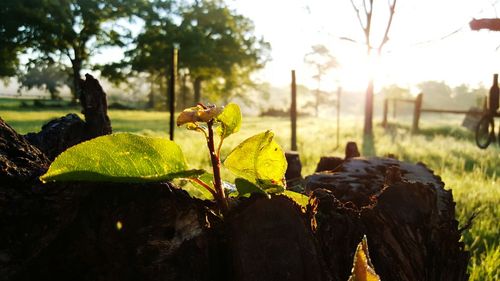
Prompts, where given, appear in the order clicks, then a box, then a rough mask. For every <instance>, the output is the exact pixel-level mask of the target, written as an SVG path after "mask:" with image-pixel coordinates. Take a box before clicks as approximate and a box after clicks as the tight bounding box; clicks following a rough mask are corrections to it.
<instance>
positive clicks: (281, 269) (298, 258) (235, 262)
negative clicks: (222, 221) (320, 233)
mask: <svg viewBox="0 0 500 281" xmlns="http://www.w3.org/2000/svg"><path fill="white" fill-rule="evenodd" d="M253 199H255V197H253ZM244 205H246V206H245V207H244V208H243V210H236V211H235V212H234V213H235V214H234V215H233V216H232V217H231V218H230V220H229V222H228V224H229V226H228V227H229V234H228V236H229V241H230V242H229V243H230V245H231V253H232V267H233V271H234V280H239V281H246V280H248V281H251V280H289V281H293V280H297V281H301V280H310V281H315V280H329V278H328V277H327V272H325V271H324V270H323V268H324V267H323V266H322V265H323V260H322V258H321V255H320V254H319V253H320V251H319V250H318V249H317V247H318V245H317V243H316V241H315V239H314V237H313V235H312V232H311V229H310V224H309V223H308V221H306V220H305V217H304V215H303V214H302V212H301V211H300V207H299V206H298V205H296V204H295V203H294V202H292V201H290V200H289V199H288V198H286V197H283V196H277V197H272V198H271V199H267V198H265V197H261V198H258V199H256V200H253V201H252V202H251V203H248V202H247V203H245V204H244Z"/></svg>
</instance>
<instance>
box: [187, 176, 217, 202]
mask: <svg viewBox="0 0 500 281" xmlns="http://www.w3.org/2000/svg"><path fill="white" fill-rule="evenodd" d="M189 180H190V181H192V182H195V183H197V184H199V185H201V186H203V187H204V188H205V189H206V190H208V192H210V194H212V196H213V197H214V198H216V197H217V195H216V193H215V191H214V190H213V189H212V188H210V186H209V185H207V184H206V183H204V182H203V181H201V180H199V179H189Z"/></svg>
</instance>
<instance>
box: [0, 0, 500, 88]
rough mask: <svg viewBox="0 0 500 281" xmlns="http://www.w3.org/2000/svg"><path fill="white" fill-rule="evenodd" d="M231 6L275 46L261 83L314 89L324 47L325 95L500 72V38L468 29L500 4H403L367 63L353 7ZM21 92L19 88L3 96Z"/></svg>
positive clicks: (344, 0)
mask: <svg viewBox="0 0 500 281" xmlns="http://www.w3.org/2000/svg"><path fill="white" fill-rule="evenodd" d="M226 1H227V4H228V5H229V6H230V7H231V8H232V9H234V10H235V11H236V12H237V13H239V14H242V15H244V16H246V17H248V18H250V19H251V20H252V21H253V22H254V24H255V33H256V35H257V36H259V37H260V36H262V37H263V38H264V39H265V40H266V41H268V42H269V43H270V44H271V48H272V51H271V59H272V60H271V61H270V62H268V63H267V65H266V67H265V68H264V69H263V70H261V71H259V72H258V73H256V74H255V75H254V78H255V79H256V80H257V81H258V82H269V83H271V84H273V85H275V86H281V87H285V86H288V85H290V79H291V78H290V77H291V74H290V72H291V70H292V69H294V70H296V75H297V83H299V84H302V85H306V86H308V87H310V88H315V87H316V85H317V84H316V82H315V80H314V79H313V78H312V76H313V75H314V72H313V69H312V68H311V67H310V66H308V65H306V64H305V63H304V56H305V55H306V54H307V53H309V52H311V50H312V49H311V47H312V46H313V45H316V44H323V45H324V46H326V47H327V48H328V49H329V50H330V52H331V54H333V55H334V56H335V57H336V59H337V61H338V62H339V63H340V67H339V68H337V69H333V70H332V71H330V73H328V75H326V76H325V77H324V78H323V79H322V84H321V87H322V90H326V91H333V90H335V89H336V88H337V87H339V86H341V87H342V88H343V89H345V90H348V91H360V92H361V91H363V90H364V89H365V88H366V85H367V81H368V77H369V74H370V71H373V73H374V78H375V89H376V90H379V89H380V88H381V87H383V86H384V85H390V84H397V85H399V86H401V87H405V88H410V89H411V92H412V93H414V94H417V93H418V88H417V87H416V85H418V83H420V82H422V81H428V80H435V81H444V82H446V83H447V84H448V85H450V86H452V87H453V86H457V85H460V84H464V83H465V84H468V85H470V86H472V87H477V86H478V85H480V84H482V85H484V86H486V87H489V86H490V85H491V81H492V76H493V73H497V72H500V32H493V31H487V30H482V31H471V30H470V28H469V22H470V21H471V20H472V19H473V18H496V17H497V16H498V15H500V0H398V2H397V6H396V14H395V16H394V19H393V24H392V27H391V30H390V33H389V37H390V40H389V42H388V43H387V44H386V46H385V47H384V51H383V53H382V55H381V57H380V58H378V59H377V58H371V59H369V58H367V56H366V47H365V45H364V44H363V43H364V39H363V33H362V30H361V27H360V25H359V22H358V20H357V17H356V15H355V12H354V9H353V8H352V5H351V2H350V0H226ZM354 1H360V0H354ZM374 2H375V5H374V19H373V22H374V23H373V29H374V30H373V34H374V37H373V38H374V39H373V40H374V41H376V42H377V41H378V40H381V38H382V35H383V31H384V28H385V24H386V21H387V11H388V9H387V1H385V0H376V1H374ZM497 10H498V13H499V14H497ZM133 28H134V27H133ZM135 29H137V30H136V31H139V29H140V27H137V28H135ZM342 38H349V39H352V40H354V41H356V42H352V41H349V40H344V39H342ZM181 51H182V50H181ZM121 57H123V53H122V52H121V51H120V50H119V49H117V48H110V49H107V50H103V51H101V52H100V53H99V54H97V55H96V56H95V57H93V58H92V59H91V61H90V63H91V64H92V63H93V62H99V63H104V62H107V61H110V60H119V59H120V58H121ZM15 89H17V83H11V84H10V85H9V86H8V87H7V88H4V89H2V90H3V91H5V92H10V91H12V92H15V91H16V90H15Z"/></svg>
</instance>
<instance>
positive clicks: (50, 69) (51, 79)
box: [19, 64, 71, 100]
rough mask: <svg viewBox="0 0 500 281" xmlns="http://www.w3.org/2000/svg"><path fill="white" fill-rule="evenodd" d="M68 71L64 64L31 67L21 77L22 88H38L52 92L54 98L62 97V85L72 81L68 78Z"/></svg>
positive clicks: (51, 95)
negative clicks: (60, 94) (60, 93)
mask: <svg viewBox="0 0 500 281" xmlns="http://www.w3.org/2000/svg"><path fill="white" fill-rule="evenodd" d="M68 78H69V76H68V71H67V69H65V67H64V66H61V65H58V64H53V65H49V66H44V67H36V68H31V69H30V70H29V71H28V72H26V73H24V74H22V75H21V76H20V77H19V82H20V83H21V88H26V89H27V90H30V89H33V88H38V89H43V90H46V91H48V92H49V93H50V98H51V99H52V100H58V99H60V96H59V91H60V89H61V87H63V86H65V85H67V86H70V85H71V83H70V81H69V80H68Z"/></svg>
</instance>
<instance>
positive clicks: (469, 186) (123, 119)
mask: <svg viewBox="0 0 500 281" xmlns="http://www.w3.org/2000/svg"><path fill="white" fill-rule="evenodd" d="M66 113H67V112H66V111H65V110H52V109H51V110H48V109H47V110H43V111H36V112H35V111H30V110H17V109H15V108H0V117H2V118H3V119H4V120H6V121H7V122H8V123H9V124H11V125H12V126H13V127H14V128H15V129H16V130H17V131H18V132H20V133H27V132H30V131H38V130H39V128H40V126H41V125H42V124H43V123H44V122H46V121H48V120H49V119H51V118H53V117H58V116H62V115H64V114H66ZM109 115H110V118H111V120H112V125H113V130H114V131H128V132H136V133H140V134H145V135H155V136H163V137H167V136H168V114H167V113H166V112H146V111H116V110H111V111H110V112H109ZM361 120H362V118H359V117H351V118H343V120H342V125H341V127H342V128H341V134H340V147H336V128H335V120H329V119H321V118H320V119H315V118H302V119H300V120H299V122H298V148H299V153H300V158H301V161H302V165H303V170H302V174H303V175H308V174H311V173H312V172H314V169H315V167H316V164H317V162H318V160H319V158H320V156H324V155H334V156H343V153H344V152H343V149H344V145H345V143H346V142H347V141H356V142H357V143H358V145H359V147H360V149H361V150H362V151H363V154H365V155H381V156H383V155H387V154H389V153H390V154H394V155H396V156H397V157H399V159H400V160H404V161H409V162H423V163H425V164H426V165H427V166H428V167H429V168H431V169H432V170H434V171H435V173H436V174H437V175H440V176H441V177H442V179H443V181H444V182H445V183H446V187H447V188H448V189H451V190H452V191H453V196H454V199H455V201H456V202H457V205H456V216H457V219H458V220H459V221H460V223H461V225H463V224H465V223H466V222H467V219H468V218H469V217H471V216H472V215H473V214H477V217H476V218H475V220H474V223H473V225H472V227H471V228H470V229H467V230H466V231H464V233H463V236H462V240H463V242H464V243H465V245H466V249H467V250H470V251H471V262H470V265H469V272H470V275H471V278H470V280H491V281H494V280H500V224H499V223H500V221H499V218H500V208H499V204H500V179H499V175H500V148H499V146H498V145H497V144H494V145H491V146H490V147H489V148H488V149H486V150H480V149H479V148H477V147H476V146H475V144H474V138H473V134H472V133H470V132H469V131H467V130H465V129H464V128H461V127H460V125H459V124H460V121H458V119H457V118H455V119H450V120H448V121H446V120H445V119H444V118H439V120H432V119H424V120H423V121H422V124H421V132H420V133H419V134H415V135H413V134H411V133H410V130H409V126H408V125H393V126H391V127H390V129H388V130H384V129H383V128H381V127H379V126H376V127H375V132H374V138H373V139H365V140H363V137H362V134H361V130H362V126H361V123H360V121H361ZM438 121H439V122H438ZM267 129H272V130H273V131H274V132H275V134H276V139H277V141H278V142H279V143H280V144H281V145H282V146H283V147H284V149H289V148H290V123H289V121H288V120H287V119H284V118H272V117H265V118H258V117H247V118H246V117H244V119H243V125H242V131H241V132H240V133H238V134H235V135H233V136H231V137H229V138H228V139H227V142H226V144H225V146H224V148H223V150H222V154H223V155H227V153H229V152H230V150H231V148H232V147H234V146H235V145H237V144H238V143H239V142H241V141H242V140H244V139H245V138H247V137H249V136H251V135H254V134H256V133H259V132H262V131H265V130H267ZM175 139H176V142H178V143H179V144H180V145H181V146H182V148H183V150H184V151H185V154H186V158H187V159H188V162H189V163H190V164H191V166H192V167H202V168H205V169H207V168H208V167H209V158H208V155H207V153H206V150H205V142H204V140H203V137H202V136H201V135H199V134H197V133H194V132H191V131H186V130H184V129H176V132H175ZM224 175H225V176H228V173H227V172H225V173H224Z"/></svg>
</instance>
